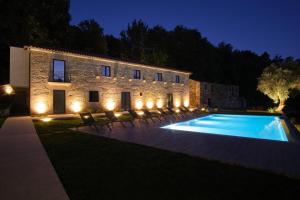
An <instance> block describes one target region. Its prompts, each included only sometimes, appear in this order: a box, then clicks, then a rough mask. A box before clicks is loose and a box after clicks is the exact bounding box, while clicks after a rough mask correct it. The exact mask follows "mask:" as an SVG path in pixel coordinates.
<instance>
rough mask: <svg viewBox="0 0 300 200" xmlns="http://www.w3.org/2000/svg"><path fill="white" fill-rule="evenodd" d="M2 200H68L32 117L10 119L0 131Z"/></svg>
mask: <svg viewBox="0 0 300 200" xmlns="http://www.w3.org/2000/svg"><path fill="white" fill-rule="evenodd" d="M0 199H1V200H12V199H13V200H19V199H20V200H21V199H22V200H27V199H30V200H48V199H49V200H54V199H55V200H66V199H69V198H68V196H67V194H66V192H65V190H64V188H63V186H62V184H61V182H60V180H59V178H58V176H57V175H56V172H55V170H54V168H53V167H52V164H51V162H50V160H49V159H48V156H47V154H46V152H45V150H44V148H43V146H42V144H41V142H40V140H39V138H38V136H37V134H36V131H35V128H34V125H33V123H32V120H31V117H12V118H8V119H7V120H6V121H5V123H4V124H3V126H2V128H1V130H0Z"/></svg>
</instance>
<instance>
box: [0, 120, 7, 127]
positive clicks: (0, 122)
mask: <svg viewBox="0 0 300 200" xmlns="http://www.w3.org/2000/svg"><path fill="white" fill-rule="evenodd" d="M5 120H6V118H5V117H0V128H1V126H2V124H3V123H4V122H5Z"/></svg>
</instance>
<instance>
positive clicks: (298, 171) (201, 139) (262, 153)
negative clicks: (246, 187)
mask: <svg viewBox="0 0 300 200" xmlns="http://www.w3.org/2000/svg"><path fill="white" fill-rule="evenodd" d="M182 120H183V121H185V120H188V118H186V119H182ZM167 124H170V122H164V123H159V122H157V123H155V124H152V123H151V124H150V125H146V124H143V125H138V126H136V127H131V126H130V125H128V128H123V127H120V126H119V125H118V124H116V126H114V127H113V130H112V131H111V132H110V131H108V130H106V129H105V130H102V131H101V132H99V133H97V132H96V131H95V129H92V128H90V127H80V128H79V131H82V132H85V133H89V134H94V135H98V136H101V137H108V138H112V139H117V140H120V141H126V142H131V143H136V144H141V145H145V146H151V147H155V148H159V149H165V150H170V151H174V152H180V153H185V154H188V155H192V156H197V157H201V158H207V159H212V160H218V161H222V162H225V163H230V164H235V165H241V166H246V167H251V168H257V169H262V170H268V171H273V172H275V173H280V174H285V175H288V176H294V177H298V178H300V156H299V155H300V144H297V143H294V142H278V141H271V140H258V139H250V138H249V139H248V138H240V137H231V136H223V135H214V134H205V133H195V132H186V131H175V130H174V131H173V130H169V129H162V128H160V127H162V126H163V125H167Z"/></svg>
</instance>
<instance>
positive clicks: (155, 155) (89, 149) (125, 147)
mask: <svg viewBox="0 0 300 200" xmlns="http://www.w3.org/2000/svg"><path fill="white" fill-rule="evenodd" d="M77 123H79V121H78V120H63V121H52V122H49V123H42V122H35V126H36V128H37V131H38V133H39V136H40V139H41V141H42V143H43V145H44V146H45V148H46V151H47V153H48V155H49V157H50V159H51V161H52V163H53V165H54V167H55V169H56V171H57V173H58V175H59V177H60V179H61V181H62V183H63V185H64V187H65V189H66V191H67V193H68V195H69V196H70V198H71V199H80V200H84V199H129V198H130V199H229V198H231V199H232V198H239V199H257V198H259V199H263V198H265V199H269V198H270V197H276V198H280V199H293V196H294V195H297V196H298V195H299V188H300V180H298V179H291V178H287V177H284V176H280V175H275V174H272V173H268V172H265V171H258V170H252V169H247V168H243V167H239V166H233V165H228V164H222V163H219V162H216V161H209V160H205V159H199V158H195V157H190V156H186V155H183V154H179V153H173V152H168V151H164V150H158V149H154V148H149V147H144V146H140V145H136V144H130V143H125V142H119V141H116V140H111V139H107V138H102V137H97V136H93V135H88V134H84V133H80V132H75V131H71V130H69V129H68V128H70V127H74V125H75V124H77ZM141 134H142V133H141ZM298 197H299V196H298Z"/></svg>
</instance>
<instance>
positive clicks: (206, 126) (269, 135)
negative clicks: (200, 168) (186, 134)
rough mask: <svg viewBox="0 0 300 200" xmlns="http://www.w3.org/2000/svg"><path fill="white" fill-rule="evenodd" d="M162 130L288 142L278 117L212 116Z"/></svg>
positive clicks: (180, 123)
mask: <svg viewBox="0 0 300 200" xmlns="http://www.w3.org/2000/svg"><path fill="white" fill-rule="evenodd" d="M162 128H166V129H172V130H181V131H192V132H200V133H210V134H218V135H228V136H238V137H247V138H256V139H267V140H277V141H288V139H287V137H286V134H285V132H284V129H283V127H282V125H281V123H280V118H279V117H277V116H259V115H227V114H212V115H208V116H205V117H201V118H197V119H193V120H189V121H185V122H179V123H175V124H171V125H168V126H164V127H162Z"/></svg>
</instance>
